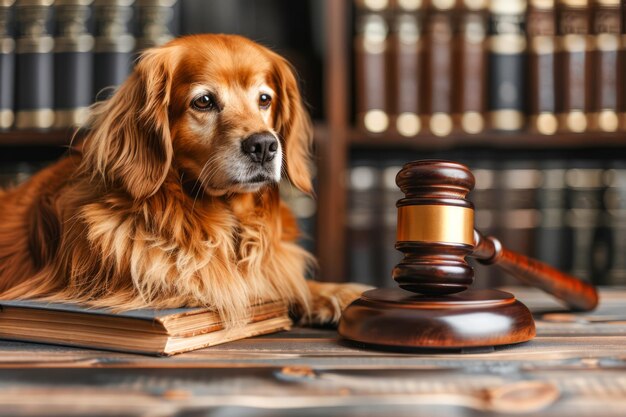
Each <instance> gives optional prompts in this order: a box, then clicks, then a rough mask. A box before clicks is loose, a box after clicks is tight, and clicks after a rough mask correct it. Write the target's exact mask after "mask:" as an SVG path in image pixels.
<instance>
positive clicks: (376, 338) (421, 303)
mask: <svg viewBox="0 0 626 417" xmlns="http://www.w3.org/2000/svg"><path fill="white" fill-rule="evenodd" d="M474 182H475V181H474V176H473V175H472V173H471V172H470V171H469V169H468V168H467V167H465V166H464V165H461V164H458V163H454V162H448V161H438V160H426V161H415V162H411V163H408V164H406V165H405V166H404V167H403V168H402V170H401V171H400V172H399V173H398V176H397V177H396V183H397V184H398V186H399V187H400V189H401V190H402V192H403V193H404V194H405V198H402V199H400V200H399V201H398V203H397V206H398V231H397V243H396V249H398V250H400V251H401V252H403V253H404V259H403V260H402V261H401V262H400V263H399V264H398V265H397V266H396V267H395V268H394V270H393V272H392V275H393V278H394V279H395V281H396V282H397V283H398V284H399V286H400V288H399V289H376V290H371V291H367V292H365V293H364V294H363V295H362V296H361V298H360V299H358V300H356V301H355V302H353V303H352V304H351V305H350V306H348V307H347V308H346V310H345V311H344V313H343V315H342V318H341V321H340V323H339V334H340V335H341V336H342V337H344V338H346V339H348V340H352V341H355V342H360V343H365V344H368V345H374V346H376V345H378V346H384V347H398V348H404V349H406V348H437V349H446V348H449V349H459V348H465V347H479V346H496V345H505V344H513V343H520V342H525V341H528V340H530V339H532V338H533V337H534V336H535V323H534V321H533V318H532V315H531V313H530V311H529V310H528V308H526V306H524V305H523V304H522V303H520V302H519V301H518V300H516V299H515V297H514V296H513V295H512V294H510V293H507V292H503V291H496V290H471V289H467V288H468V287H469V286H470V285H471V283H472V282H473V279H474V271H473V269H472V267H471V266H470V265H469V264H468V263H467V261H466V259H465V258H466V257H467V256H473V257H475V258H477V259H478V260H479V261H480V262H482V263H485V264H495V265H499V266H500V267H502V268H503V269H504V270H506V271H508V272H510V273H512V274H513V275H514V276H516V277H518V278H520V279H522V280H523V281H525V282H526V283H529V284H531V285H535V286H538V287H540V288H542V289H544V290H545V291H547V292H549V293H551V294H553V295H554V296H556V297H558V298H560V299H561V300H563V301H564V302H565V303H566V304H567V305H568V306H569V307H570V308H572V309H574V310H579V311H586V310H592V309H593V308H595V306H596V305H597V302H598V297H597V293H596V291H595V289H594V288H593V286H591V285H589V284H587V283H584V282H582V281H580V280H578V279H576V278H574V277H571V276H569V275H566V274H564V273H562V272H559V271H557V270H555V269H553V268H551V267H550V266H548V265H546V264H543V263H541V262H539V261H536V260H533V259H529V258H527V257H525V256H523V255H520V254H516V253H513V252H511V251H508V250H507V249H505V248H503V247H502V245H501V244H500V242H499V241H498V240H496V239H494V238H491V237H489V238H486V237H484V236H482V235H481V234H480V233H479V232H478V231H476V230H475V229H474V207H473V205H472V203H471V202H470V201H468V200H467V198H466V197H467V194H468V193H469V192H470V191H471V190H472V189H473V188H474Z"/></svg>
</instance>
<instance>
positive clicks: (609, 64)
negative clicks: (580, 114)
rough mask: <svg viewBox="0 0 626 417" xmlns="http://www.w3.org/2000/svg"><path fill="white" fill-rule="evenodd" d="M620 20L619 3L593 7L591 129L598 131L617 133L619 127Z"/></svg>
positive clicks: (605, 1)
mask: <svg viewBox="0 0 626 417" xmlns="http://www.w3.org/2000/svg"><path fill="white" fill-rule="evenodd" d="M620 20H621V15H620V4H619V0H602V1H598V0H595V1H594V2H593V3H592V7H591V33H592V36H593V52H592V55H591V62H592V67H593V68H592V71H593V77H592V85H591V94H592V103H591V105H592V108H591V115H590V119H591V120H590V127H591V129H592V130H596V131H602V132H615V131H617V129H618V127H619V118H618V111H619V109H618V103H617V99H618V96H617V95H618V91H619V89H618V82H619V79H618V77H619V73H618V71H619V69H618V57H619V52H620V29H621V28H620V26H621V22H620Z"/></svg>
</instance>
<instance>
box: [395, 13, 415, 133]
mask: <svg viewBox="0 0 626 417" xmlns="http://www.w3.org/2000/svg"><path fill="white" fill-rule="evenodd" d="M422 19H423V14H422V13H421V12H411V13H406V12H403V13H400V14H397V15H396V16H395V18H394V20H393V22H394V24H393V31H392V35H391V37H390V55H391V59H390V64H391V65H390V66H391V70H390V75H391V77H390V82H391V90H392V91H391V96H392V97H393V103H392V106H391V108H392V112H393V114H394V117H393V122H394V123H393V124H394V126H395V129H396V131H397V132H398V133H399V134H400V135H402V136H415V135H417V134H418V133H419V132H420V130H421V127H422V123H421V113H422V106H421V103H420V97H421V95H422V88H421V85H420V83H421V81H422V61H423V40H422Z"/></svg>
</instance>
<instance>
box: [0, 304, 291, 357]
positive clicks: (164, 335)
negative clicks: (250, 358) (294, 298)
mask: <svg viewBox="0 0 626 417" xmlns="http://www.w3.org/2000/svg"><path fill="white" fill-rule="evenodd" d="M291 324H292V323H291V320H290V318H289V315H288V309H287V306H286V304H285V303H284V302H278V301H277V302H268V303H264V304H257V305H254V306H252V307H251V308H250V311H249V319H248V320H246V321H245V322H241V323H235V324H234V325H231V326H224V322H223V321H222V319H221V317H220V315H219V314H218V313H216V312H215V311H213V310H211V309H208V308H176V309H166V310H150V309H140V310H130V311H124V312H114V311H111V310H108V309H95V308H89V307H87V306H83V305H78V304H63V303H48V302H45V301H21V300H20V301H8V300H2V301H0V338H2V339H10V340H19V341H25V342H36V343H50V344H57V345H68V346H78V347H87V348H94V349H103V350H116V351H124V352H135V353H144V354H151V355H173V354H176V353H181V352H188V351H190V350H195V349H200V348H203V347H208V346H214V345H218V344H221V343H226V342H230V341H233V340H238V339H243V338H246V337H252V336H257V335H261V334H266V333H272V332H276V331H280V330H287V329H289V328H290V326H291Z"/></svg>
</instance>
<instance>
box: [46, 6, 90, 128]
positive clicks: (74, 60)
mask: <svg viewBox="0 0 626 417" xmlns="http://www.w3.org/2000/svg"><path fill="white" fill-rule="evenodd" d="M92 2H93V0H57V1H56V3H55V6H54V12H55V18H56V32H57V35H56V36H55V38H54V90H55V94H54V127H56V128H63V127H69V126H77V125H82V124H83V123H85V122H86V121H87V113H88V110H89V105H90V104H91V102H92V92H91V89H92V87H93V48H94V38H93V36H92V35H91V33H89V31H88V28H87V20H88V18H89V15H90V12H91V10H90V8H89V6H90V4H91V3H92Z"/></svg>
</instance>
